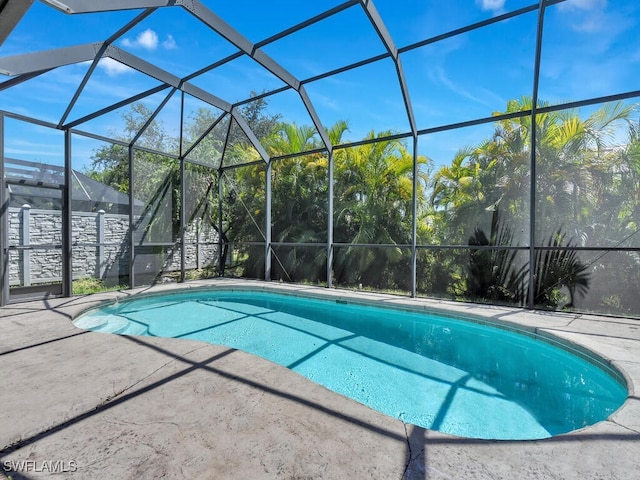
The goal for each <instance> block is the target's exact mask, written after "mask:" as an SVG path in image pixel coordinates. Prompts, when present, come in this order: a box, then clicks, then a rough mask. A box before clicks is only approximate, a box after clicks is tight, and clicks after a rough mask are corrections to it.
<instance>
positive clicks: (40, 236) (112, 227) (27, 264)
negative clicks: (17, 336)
mask: <svg viewBox="0 0 640 480" xmlns="http://www.w3.org/2000/svg"><path fill="white" fill-rule="evenodd" d="M24 219H28V222H29V228H28V229H26V228H24V225H23V220H24ZM71 223H72V239H71V241H72V252H73V253H72V268H73V279H74V280H75V279H79V278H86V277H96V278H100V279H103V280H105V279H109V278H114V279H116V280H117V279H118V278H119V277H121V276H128V275H129V254H128V250H129V249H128V247H129V235H128V232H129V216H128V215H117V214H109V213H104V212H103V211H100V212H73V214H72V217H71ZM8 233H9V245H12V246H15V245H29V246H30V247H31V248H30V249H28V250H10V253H9V284H10V285H32V284H38V283H47V282H56V281H60V279H61V277H62V251H61V250H58V249H55V250H42V249H40V250H38V248H37V246H38V245H50V244H58V245H59V244H62V212H60V211H58V210H38V209H33V208H30V207H28V206H24V207H22V208H15V207H10V208H9V232H8ZM217 241H218V234H217V232H216V231H215V230H214V229H213V227H212V226H211V225H209V224H207V223H204V222H202V221H201V220H200V219H198V220H197V221H196V222H194V223H192V224H190V225H189V226H188V228H187V231H186V232H185V244H186V258H185V260H186V262H185V268H186V269H196V268H204V267H209V266H213V265H217V262H218V245H217ZM180 250H181V248H180V243H179V242H178V243H176V244H174V245H171V246H153V247H137V248H136V272H137V273H139V274H140V275H152V276H154V277H155V276H156V275H159V274H161V273H163V272H173V271H179V270H180ZM136 277H137V275H136ZM138 280H139V279H138V278H136V283H141V282H140V281H138ZM140 280H142V278H141V279H140Z"/></svg>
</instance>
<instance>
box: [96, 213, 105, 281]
mask: <svg viewBox="0 0 640 480" xmlns="http://www.w3.org/2000/svg"><path fill="white" fill-rule="evenodd" d="M105 213H106V212H105V211H104V210H102V209H100V210H98V215H97V216H96V242H97V244H98V246H97V248H98V265H97V268H96V270H97V271H96V274H97V275H98V278H99V279H100V280H103V279H104V277H105V275H106V273H107V260H106V258H105V248H104V244H105V238H104V215H105Z"/></svg>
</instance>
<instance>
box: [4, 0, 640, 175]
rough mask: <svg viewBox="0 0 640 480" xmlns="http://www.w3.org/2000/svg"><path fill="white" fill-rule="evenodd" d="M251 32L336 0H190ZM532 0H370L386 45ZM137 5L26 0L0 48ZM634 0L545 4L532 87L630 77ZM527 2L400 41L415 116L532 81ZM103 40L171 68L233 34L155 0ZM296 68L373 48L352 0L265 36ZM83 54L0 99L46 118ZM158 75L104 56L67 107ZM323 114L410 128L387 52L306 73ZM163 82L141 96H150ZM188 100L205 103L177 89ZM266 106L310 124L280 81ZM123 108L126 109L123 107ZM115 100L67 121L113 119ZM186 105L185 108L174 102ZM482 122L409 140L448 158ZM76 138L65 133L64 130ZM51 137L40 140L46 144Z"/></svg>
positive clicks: (90, 32) (473, 139) (66, 36)
mask: <svg viewBox="0 0 640 480" xmlns="http://www.w3.org/2000/svg"><path fill="white" fill-rule="evenodd" d="M203 3H204V4H205V5H207V7H208V8H210V9H211V10H212V11H214V12H215V13H217V14H218V15H219V16H220V17H222V18H223V19H224V20H225V21H226V22H228V23H229V24H230V25H231V26H232V27H234V28H235V29H237V30H238V31H239V32H240V33H242V34H243V35H244V36H245V37H247V38H248V39H249V40H250V41H251V42H259V41H261V40H264V39H265V38H268V37H270V36H272V35H274V34H275V33H277V32H278V31H280V30H282V29H286V28H288V27H291V26H293V25H295V24H297V23H299V22H302V21H304V20H305V19H307V18H310V17H312V16H314V15H317V14H319V13H321V12H323V11H326V10H328V9H330V8H333V7H335V6H336V5H339V4H341V3H342V2H341V1H340V0H321V1H320V0H316V1H313V2H295V6H294V2H293V0H273V1H269V2H264V1H257V0H234V1H233V2H223V1H220V0H205V1H203ZM531 3H534V2H533V0H447V1H442V0H376V1H375V4H376V7H377V9H378V11H379V12H380V15H381V17H382V19H383V21H384V22H385V24H386V26H387V28H388V30H389V32H390V33H391V35H392V37H393V39H394V41H395V43H396V46H398V47H404V46H407V45H410V44H413V43H415V42H418V41H421V40H423V39H425V38H429V37H433V36H436V35H440V34H442V33H445V32H448V31H451V30H454V29H457V28H460V27H463V26H465V25H468V24H470V23H473V22H478V21H482V20H485V19H488V18H492V17H494V16H497V15H500V14H502V13H505V12H509V11H513V10H515V9H518V8H521V7H524V6H527V5H530V4H531ZM138 13H139V11H127V12H115V13H100V14H91V15H75V16H68V15H64V14H62V13H60V12H58V11H56V10H54V9H52V8H51V7H48V6H46V5H44V4H43V3H41V2H37V1H36V2H34V4H33V6H32V7H31V9H30V11H29V12H28V13H27V14H26V16H25V17H24V19H23V21H22V22H21V23H20V24H19V25H18V26H17V27H16V29H15V30H14V31H13V32H12V34H11V35H10V36H9V38H8V39H7V40H6V41H5V42H4V44H3V45H2V46H1V47H0V57H4V56H10V55H15V54H22V53H28V52H33V51H41V50H47V49H52V48H59V47H65V46H71V45H78V44H84V43H90V42H100V41H103V40H105V39H106V38H108V37H109V36H110V35H112V34H113V33H114V32H116V31H117V30H118V29H119V28H120V27H121V26H122V25H124V24H125V23H126V22H128V21H129V20H131V19H132V18H134V17H135V15H137V14H138ZM639 20H640V6H639V5H638V2H637V0H616V1H613V0H568V1H566V2H564V3H561V4H558V5H554V6H551V7H548V8H547V15H546V18H545V37H544V43H543V51H542V62H541V77H540V90H539V96H540V98H541V99H543V100H547V101H549V102H551V103H552V104H558V103H562V102H564V101H575V100H584V99H588V98H592V97H598V96H603V95H609V94H617V93H624V92H627V91H633V90H637V89H638V78H640V75H639V73H640V33H638V32H640V29H638V21H639ZM536 22H537V12H536V11H534V12H531V13H528V14H525V15H521V16H519V17H516V18H513V19H510V20H508V21H506V22H500V23H498V24H494V25H491V26H489V27H486V28H482V29H479V30H475V31H471V32H468V33H465V34H461V35H458V36H455V37H452V38H449V39H447V40H444V41H441V42H437V43H434V44H431V45H427V46H424V47H421V48H418V49H414V50H411V51H408V52H406V53H403V54H402V55H401V62H402V66H403V68H404V72H405V77H406V81H407V85H408V89H409V95H410V98H411V100H412V105H413V109H414V115H415V118H416V121H417V124H418V128H419V129H425V128H431V127H437V126H440V125H447V124H451V123H455V122H461V121H467V120H473V119H476V118H483V117H487V116H489V115H491V114H492V113H493V112H495V111H502V110H504V109H505V106H506V102H507V100H509V99H512V98H518V97H520V96H523V95H526V96H529V95H531V92H532V76H533V60H534V54H535V34H536V27H537V25H536ZM115 45H116V46H117V47H119V48H121V49H123V50H126V51H128V52H130V53H132V54H134V55H136V56H139V57H140V58H142V59H144V60H146V61H149V62H152V63H155V64H157V65H158V66H160V67H161V68H163V69H165V70H167V71H169V72H171V73H173V74H175V75H177V76H179V77H182V76H186V75H188V74H190V73H192V72H194V71H197V70H198V69H200V68H202V67H204V66H206V65H208V64H211V63H213V62H215V61H218V60H220V59H223V58H225V57H227V56H228V55H230V54H232V53H234V52H235V51H236V48H235V47H234V46H232V45H230V44H229V43H227V42H226V41H225V40H224V39H222V37H220V36H219V35H217V34H216V33H214V32H212V31H211V30H209V29H208V28H207V27H206V26H205V25H204V24H202V23H200V22H199V21H197V19H196V18H195V17H193V16H192V15H190V14H189V13H188V12H187V11H186V10H184V9H181V8H163V9H159V10H158V11H156V12H155V13H154V14H152V15H151V16H150V17H148V18H147V19H145V20H144V21H143V22H142V23H140V24H139V25H137V26H136V27H134V28H133V29H131V30H130V31H128V32H127V33H126V34H125V35H124V36H122V37H121V38H119V39H118V40H117V41H116V42H115ZM264 51H265V52H266V53H267V54H268V55H270V56H271V57H272V58H273V59H274V60H276V61H277V62H279V63H280V64H281V65H282V66H283V67H285V68H286V69H287V70H288V71H289V72H290V73H292V74H293V75H294V76H295V77H297V78H298V79H307V78H310V77H313V76H315V75H318V74H320V73H323V72H326V71H328V70H332V69H335V68H339V67H342V66H344V65H347V64H350V63H352V62H356V61H360V60H364V59H366V58H369V57H372V56H375V55H378V54H381V53H384V52H385V48H384V45H383V44H382V42H381V41H380V40H379V38H378V37H377V35H376V33H375V31H374V29H373V28H372V27H371V24H370V22H369V20H368V18H367V16H366V15H365V13H364V11H363V9H362V8H361V6H360V5H355V6H353V7H350V8H348V9H346V10H345V11H343V12H341V13H339V14H337V15H335V16H334V17H332V18H329V19H327V20H325V21H324V22H321V24H316V25H314V26H312V27H310V28H308V29H305V30H304V31H301V32H297V33H295V34H293V35H291V36H289V37H285V38H283V39H281V40H279V41H277V42H275V43H273V44H270V45H267V46H266V47H264ZM88 67H89V65H88V64H86V63H84V64H77V65H69V66H65V67H61V68H59V69H56V70H53V71H51V72H49V73H47V74H44V75H42V76H40V77H38V78H36V79H33V80H30V81H28V82H25V83H23V84H22V85H20V86H17V87H15V88H12V89H8V90H5V91H3V92H0V109H2V110H7V111H12V112H16V113H20V114H24V115H27V116H31V117H36V118H42V119H44V120H47V121H51V122H54V123H57V122H58V121H59V119H60V117H61V115H62V114H63V112H64V110H65V108H66V105H67V104H68V102H69V100H70V99H71V97H72V95H73V93H74V91H75V89H76V87H77V85H78V84H79V82H80V81H81V80H82V78H83V76H84V74H85V72H86V71H87V69H88ZM192 83H193V84H195V85H197V86H199V87H201V88H203V89H205V90H208V91H210V92H211V93H213V94H215V95H216V96H218V97H220V98H223V99H225V100H227V101H229V102H235V101H239V100H242V99H244V98H246V97H248V95H249V92H251V91H252V90H256V91H262V90H272V89H275V88H279V87H281V86H283V85H284V84H283V82H282V81H281V80H279V79H278V78H276V77H275V76H274V75H272V74H271V73H269V72H268V71H267V70H265V69H264V68H263V67H261V66H260V65H258V64H257V63H256V62H254V61H253V60H252V59H250V58H248V57H243V58H240V59H237V60H234V61H232V62H230V63H228V64H227V65H225V66H223V67H221V68H219V69H217V70H215V71H212V72H209V73H207V74H205V75H203V76H201V77H196V78H194V79H193V80H192ZM157 84H158V82H157V81H155V80H153V79H149V78H147V77H145V76H144V75H142V74H140V73H139V72H136V71H133V70H131V69H130V68H128V67H126V66H124V65H122V64H120V63H118V62H116V61H113V60H110V59H107V60H104V61H102V62H101V63H100V66H99V68H98V69H97V70H96V72H95V73H94V75H93V76H92V78H91V80H90V81H89V83H88V85H87V88H86V89H85V91H84V92H83V94H82V95H81V97H80V99H79V101H78V104H77V105H76V107H75V108H74V110H73V111H72V112H71V115H70V117H69V120H73V119H76V118H80V117H82V116H84V115H86V114H88V113H91V112H93V111H95V110H97V109H100V108H103V107H106V106H108V105H110V104H113V103H115V102H117V101H119V100H122V99H124V98H127V97H129V96H132V95H134V94H136V93H138V92H140V91H143V90H145V89H148V88H151V87H153V86H155V85H157ZM306 89H307V91H308V93H309V96H310V98H311V101H312V102H313V104H314V106H315V108H316V110H317V112H318V114H319V116H320V118H321V120H322V122H323V124H324V125H326V126H330V125H332V124H333V123H334V122H335V121H337V120H347V121H348V122H349V125H350V131H349V132H348V134H347V138H348V139H350V140H358V139H360V138H362V137H364V136H365V135H366V134H367V133H368V132H369V131H371V130H375V131H383V130H391V131H394V132H407V131H409V123H408V120H407V115H406V110H405V108H404V104H403V102H402V95H401V90H400V87H399V84H398V78H397V74H396V71H395V67H394V64H393V62H392V61H391V60H389V59H386V60H382V61H380V62H376V63H373V64H369V65H367V66H365V67H362V68H359V69H357V70H352V71H348V72H344V73H342V74H339V75H336V76H332V77H329V78H325V79H323V80H320V81H317V82H312V83H309V84H307V85H306ZM164 95H165V93H162V94H159V95H155V96H153V97H150V98H149V99H147V100H145V103H146V104H147V105H148V106H149V107H150V108H155V106H157V105H158V104H159V102H160V101H161V100H162V99H163V98H164ZM185 105H186V107H187V110H193V109H196V108H198V107H201V106H204V104H202V102H200V101H198V100H196V99H192V98H187V101H186V104H185ZM269 106H270V110H271V112H273V113H279V114H280V115H281V116H282V118H283V119H285V120H287V121H295V122H297V123H298V124H303V123H304V124H311V121H310V119H309V118H308V116H307V115H306V112H305V109H304V106H303V105H302V102H301V101H300V100H299V98H298V96H297V95H296V94H295V93H293V92H291V91H289V92H285V93H282V94H279V95H276V96H273V97H270V99H269ZM125 110H126V109H125ZM179 112H180V101H179V98H178V97H176V98H175V99H172V100H171V101H170V102H169V104H168V105H167V106H166V107H165V109H164V110H163V112H162V114H161V115H160V119H161V121H162V122H163V124H164V125H165V127H166V128H167V130H169V131H170V132H174V133H177V131H178V128H179ZM121 114H122V111H116V112H113V113H111V114H108V115H105V116H103V117H99V118H98V119H96V120H94V121H92V122H90V123H87V124H84V125H82V126H80V127H78V128H79V129H83V130H87V131H90V132H94V133H101V134H106V135H108V134H116V135H118V134H119V133H121ZM187 116H189V113H188V112H187ZM491 132H492V127H491V125H484V126H477V127H470V128H467V129H462V130H458V131H453V132H444V133H440V134H437V135H432V136H428V137H426V138H421V140H420V147H419V148H420V153H422V154H426V155H429V156H430V157H431V158H433V159H434V160H435V161H436V163H438V164H444V163H448V162H449V161H450V159H451V158H452V157H453V154H454V153H455V151H457V150H458V149H459V148H461V147H464V146H467V145H472V144H475V143H477V142H478V141H480V140H482V139H484V138H487V137H488V136H490V134H491ZM74 138H76V137H74ZM61 145H62V135H61V134H60V132H55V131H51V130H49V129H44V128H41V127H37V128H34V127H25V126H24V125H22V124H21V123H19V122H16V121H8V123H7V135H6V141H5V154H6V155H7V156H14V157H19V158H24V159H28V160H38V161H43V162H51V163H56V164H60V163H61V159H62V149H61ZM98 146H99V144H97V143H96V142H95V141H89V140H86V139H80V138H78V139H77V141H75V142H74V164H75V166H77V167H81V166H82V165H83V164H86V162H87V161H88V158H89V157H90V155H91V151H92V150H94V149H95V148H97V147H98ZM52 147H53V148H52Z"/></svg>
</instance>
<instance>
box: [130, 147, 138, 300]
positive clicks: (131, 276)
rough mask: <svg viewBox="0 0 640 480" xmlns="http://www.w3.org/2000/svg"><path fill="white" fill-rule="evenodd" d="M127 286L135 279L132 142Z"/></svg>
mask: <svg viewBox="0 0 640 480" xmlns="http://www.w3.org/2000/svg"><path fill="white" fill-rule="evenodd" d="M128 155H129V288H134V287H135V285H136V280H135V274H136V269H135V265H134V263H135V258H136V254H135V253H136V252H135V250H136V239H135V223H134V221H133V208H134V202H133V195H134V193H135V192H134V189H133V144H131V145H129V152H128Z"/></svg>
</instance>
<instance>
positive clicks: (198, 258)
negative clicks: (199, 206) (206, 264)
mask: <svg viewBox="0 0 640 480" xmlns="http://www.w3.org/2000/svg"><path fill="white" fill-rule="evenodd" d="M201 243H202V218H198V219H196V268H197V269H198V270H200V269H201V268H202V248H201V247H200V244H201Z"/></svg>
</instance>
